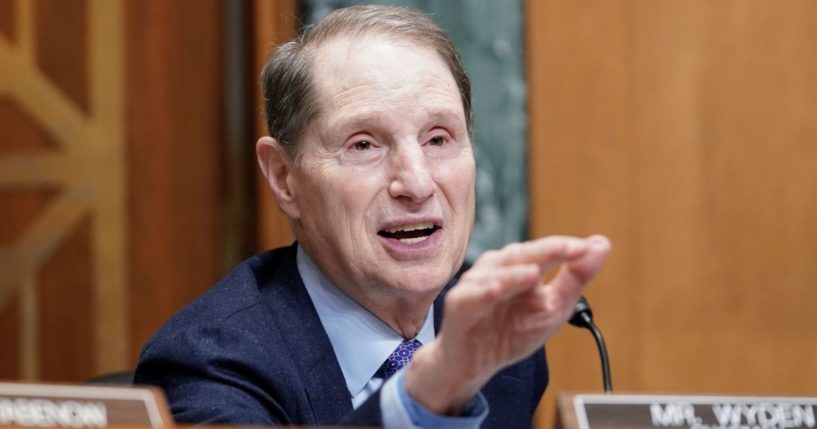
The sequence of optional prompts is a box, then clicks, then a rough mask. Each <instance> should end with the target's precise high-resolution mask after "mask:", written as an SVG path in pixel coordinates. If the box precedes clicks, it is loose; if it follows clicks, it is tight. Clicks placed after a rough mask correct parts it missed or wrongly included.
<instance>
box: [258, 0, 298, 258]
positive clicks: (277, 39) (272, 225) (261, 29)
mask: <svg viewBox="0 0 817 429" xmlns="http://www.w3.org/2000/svg"><path fill="white" fill-rule="evenodd" d="M296 3H297V2H296V1H295V0H280V1H267V0H255V1H254V2H253V8H254V11H253V16H254V17H255V20H254V22H253V26H254V29H255V40H254V42H255V49H254V51H255V52H254V54H255V55H254V61H253V62H254V64H255V67H254V72H255V75H254V76H253V80H256V81H257V80H258V76H260V74H261V69H262V68H263V67H264V64H265V63H266V62H267V59H268V58H269V56H270V54H271V53H272V52H273V49H274V48H275V47H276V46H278V45H279V44H281V43H284V42H286V41H288V40H290V39H292V38H293V37H295V34H296V33H297V31H298V21H297V17H298V10H297V7H296V6H297V5H296ZM253 94H254V97H253V99H254V100H255V105H256V106H258V116H257V117H258V121H257V122H256V129H257V132H258V136H259V137H260V136H265V135H268V134H269V132H268V131H267V126H266V124H265V123H264V109H263V105H264V104H263V96H262V94H261V91H260V89H258V86H256V87H255V91H254V93H253ZM253 168H254V169H255V171H256V176H255V177H256V186H257V193H256V204H257V207H258V215H257V218H258V250H259V251H262V250H267V249H271V248H274V247H279V246H284V245H287V244H289V243H291V242H292V240H293V236H292V232H291V231H290V229H289V223H288V222H289V221H288V219H287V217H286V215H284V213H283V212H281V210H279V209H278V206H277V205H276V204H275V200H273V198H272V193H271V192H270V190H269V187H268V185H267V183H266V181H265V179H264V176H263V175H262V174H261V171H260V169H259V168H258V167H257V163H253Z"/></svg>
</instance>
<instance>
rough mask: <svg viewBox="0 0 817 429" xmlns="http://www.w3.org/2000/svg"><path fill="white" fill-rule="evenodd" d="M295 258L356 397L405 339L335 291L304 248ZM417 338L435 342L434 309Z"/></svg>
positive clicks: (431, 309) (344, 375) (429, 312)
mask: <svg viewBox="0 0 817 429" xmlns="http://www.w3.org/2000/svg"><path fill="white" fill-rule="evenodd" d="M296 258H297V263H298V272H299V273H300V274H301V278H302V279H303V281H304V286H306V291H307V293H309V297H310V298H311V299H312V303H313V304H314V305H315V310H317V312H318V317H319V318H320V320H321V324H322V325H323V329H324V330H325V331H326V334H327V335H328V336H329V341H330V342H331V343H332V348H333V349H334V350H335V357H336V358H337V359H338V364H340V369H341V371H342V372H343V377H344V378H345V380H346V387H348V389H349V393H350V394H351V395H352V397H354V396H357V394H358V393H360V392H361V391H362V390H363V388H364V387H365V386H366V384H367V383H368V382H369V380H371V379H372V377H373V376H374V374H375V372H377V370H378V369H379V368H380V366H381V365H383V362H385V361H386V358H388V357H389V355H390V354H391V353H392V352H393V351H394V350H395V349H396V348H397V346H398V345H400V343H401V342H402V341H403V337H402V336H400V334H398V333H396V332H394V331H393V330H392V329H391V328H390V327H389V326H388V325H386V324H385V323H384V322H383V321H382V320H380V319H379V318H377V316H375V315H374V314H372V313H371V312H369V311H368V310H366V308H364V307H363V306H361V305H360V304H358V303H357V302H355V301H354V300H352V299H351V298H349V297H348V296H347V295H346V294H345V293H343V292H342V291H341V290H340V289H338V288H336V287H335V286H334V285H333V284H332V283H331V282H330V281H329V279H327V278H326V276H324V275H323V273H322V272H321V271H320V269H318V267H317V266H316V265H315V263H314V262H312V260H311V259H310V258H309V256H308V255H307V254H306V252H304V251H303V248H302V247H301V246H298V253H297V257H296ZM415 338H416V339H417V340H419V341H420V342H421V343H422V344H428V343H430V342H431V341H432V340H434V311H433V306H432V307H431V308H429V311H428V314H427V315H426V320H425V322H423V326H422V328H420V332H419V333H417V336H416V337H415Z"/></svg>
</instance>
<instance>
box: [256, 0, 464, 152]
mask: <svg viewBox="0 0 817 429" xmlns="http://www.w3.org/2000/svg"><path fill="white" fill-rule="evenodd" d="M367 35H386V36H392V37H396V38H398V39H402V40H407V41H409V42H412V43H416V44H418V45H419V46H424V47H429V48H431V49H433V50H434V51H436V52H437V53H438V54H439V55H440V57H441V58H442V59H443V60H444V61H445V63H446V65H447V66H448V69H449V70H450V71H451V74H452V75H453V77H454V81H455V82H456V84H457V88H458V90H459V93H460V98H461V100H462V107H463V111H464V112H465V120H466V125H467V128H468V132H469V133H471V130H472V125H473V122H474V119H473V111H472V108H471V82H470V81H469V80H468V76H467V75H466V74H465V69H464V67H463V65H462V59H461V58H460V54H459V51H457V48H456V47H455V46H454V43H453V42H452V41H451V39H450V38H449V37H448V34H446V33H445V31H444V30H443V29H442V28H440V27H439V26H438V25H437V24H435V23H434V21H432V20H431V18H430V17H429V16H428V15H426V14H424V13H422V12H419V11H416V10H413V9H409V8H405V7H394V6H374V5H367V6H352V7H348V8H344V9H339V10H336V11H334V12H332V13H331V14H329V15H328V16H327V17H326V18H324V19H322V20H321V21H320V22H318V23H317V24H316V25H314V26H309V27H307V28H306V29H304V31H303V32H302V33H301V34H300V35H299V36H298V37H297V38H295V39H294V40H292V41H290V42H287V43H285V44H283V45H281V46H280V47H278V49H277V50H276V51H275V53H274V54H273V55H272V57H270V59H269V60H268V61H267V63H266V64H265V65H264V69H263V71H262V72H261V90H262V92H263V95H264V115H265V118H266V122H267V129H268V130H269V134H270V136H272V137H273V138H275V139H276V140H278V142H279V143H280V144H281V145H282V146H283V148H284V151H285V152H286V154H287V156H288V157H289V159H290V160H293V161H296V162H297V160H298V158H299V150H298V141H299V139H300V137H301V135H302V133H303V132H304V130H305V128H306V126H307V125H308V124H309V123H310V122H311V121H312V120H313V119H314V118H315V117H317V116H318V114H319V113H320V102H319V100H318V94H316V93H315V88H314V84H313V77H312V74H313V72H312V70H313V60H314V51H315V48H317V47H318V46H320V45H321V44H322V43H324V42H326V41H328V40H329V39H332V38H335V37H341V36H342V37H361V36H367Z"/></svg>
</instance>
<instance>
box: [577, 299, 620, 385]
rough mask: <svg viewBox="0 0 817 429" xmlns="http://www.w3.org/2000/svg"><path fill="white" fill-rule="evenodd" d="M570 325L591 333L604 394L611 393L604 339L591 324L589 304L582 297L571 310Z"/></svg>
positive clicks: (594, 325) (591, 314) (596, 327)
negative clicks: (599, 366)
mask: <svg viewBox="0 0 817 429" xmlns="http://www.w3.org/2000/svg"><path fill="white" fill-rule="evenodd" d="M568 322H569V323H570V324H571V325H573V326H576V327H579V328H586V329H589V330H590V332H592V333H593V338H594V339H595V340H596V346H597V347H598V349H599V358H600V359H601V373H602V377H603V378H604V393H607V394H610V393H613V383H612V381H610V359H609V358H608V357H607V346H606V345H605V344H604V337H603V336H602V335H601V331H600V330H599V328H598V326H596V324H595V323H593V310H591V309H590V304H589V303H588V302H587V299H586V298H585V297H584V296H582V297H580V298H579V302H577V303H576V307H575V308H574V309H573V316H572V317H571V318H570V320H569V321H568Z"/></svg>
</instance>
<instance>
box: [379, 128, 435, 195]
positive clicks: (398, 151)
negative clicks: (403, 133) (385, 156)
mask: <svg viewBox="0 0 817 429" xmlns="http://www.w3.org/2000/svg"><path fill="white" fill-rule="evenodd" d="M390 158H391V159H389V170H390V172H389V175H390V179H389V195H391V196H392V197H393V198H402V199H406V200H408V201H411V202H423V201H425V200H427V199H428V198H430V197H431V196H432V195H434V192H435V185H434V179H433V177H432V172H431V169H430V167H429V163H428V160H427V159H426V156H425V152H424V151H423V148H422V147H421V146H420V145H419V144H417V143H416V142H414V143H410V144H405V145H402V146H401V145H397V147H396V148H395V149H394V151H393V152H392V154H391V156H390Z"/></svg>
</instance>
